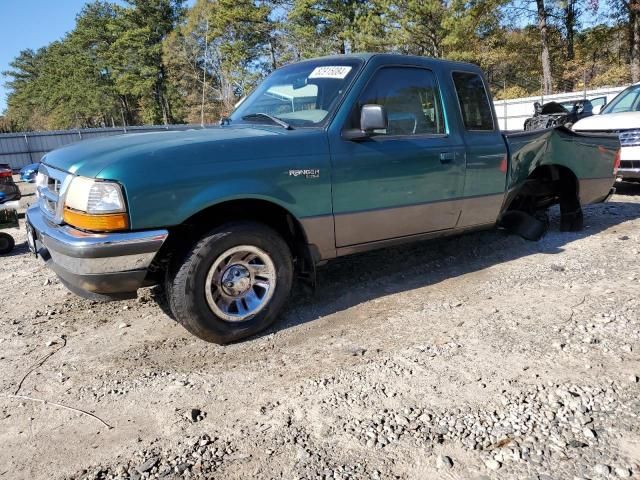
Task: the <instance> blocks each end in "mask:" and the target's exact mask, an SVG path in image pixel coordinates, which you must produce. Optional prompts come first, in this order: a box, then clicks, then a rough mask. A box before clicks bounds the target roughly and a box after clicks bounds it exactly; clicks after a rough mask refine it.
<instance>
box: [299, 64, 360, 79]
mask: <svg viewBox="0 0 640 480" xmlns="http://www.w3.org/2000/svg"><path fill="white" fill-rule="evenodd" d="M350 71H351V67H346V66H335V67H316V68H314V69H313V72H311V75H309V78H339V79H343V78H344V77H346V76H347V75H348V74H349V72H350Z"/></svg>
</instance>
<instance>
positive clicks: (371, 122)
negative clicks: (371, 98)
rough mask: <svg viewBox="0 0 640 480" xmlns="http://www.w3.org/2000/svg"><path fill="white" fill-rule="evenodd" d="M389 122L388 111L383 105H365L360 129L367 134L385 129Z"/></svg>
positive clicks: (361, 112)
mask: <svg viewBox="0 0 640 480" xmlns="http://www.w3.org/2000/svg"><path fill="white" fill-rule="evenodd" d="M388 124H389V121H388V119H387V111H386V110H385V108H384V107H383V106H382V105H371V104H370V105H363V106H362V110H361V111H360V130H362V131H363V132H365V133H366V134H371V133H373V131H374V130H385V129H386V128H387V126H388Z"/></svg>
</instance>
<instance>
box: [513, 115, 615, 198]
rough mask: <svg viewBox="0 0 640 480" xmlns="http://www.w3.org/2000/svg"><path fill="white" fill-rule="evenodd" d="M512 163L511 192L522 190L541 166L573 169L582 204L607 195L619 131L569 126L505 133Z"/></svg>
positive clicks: (612, 176)
mask: <svg viewBox="0 0 640 480" xmlns="http://www.w3.org/2000/svg"><path fill="white" fill-rule="evenodd" d="M503 137H504V140H505V143H506V145H507V151H508V155H509V166H508V171H507V180H506V190H507V192H510V191H513V190H516V189H518V188H519V187H520V186H521V185H522V184H523V183H524V182H525V181H526V180H527V178H529V177H530V175H531V174H532V173H533V172H534V170H536V169H537V168H539V167H541V166H545V165H555V166H560V167H565V168H567V169H569V170H570V171H571V172H573V174H574V175H575V176H576V178H577V180H578V182H579V184H580V200H581V203H582V204H588V203H593V202H594V201H598V199H601V198H604V197H606V196H607V194H608V192H609V190H610V188H611V186H612V184H613V182H614V180H615V176H614V173H613V170H614V163H615V158H616V154H617V152H618V151H619V149H620V140H619V138H618V136H617V135H615V134H591V133H577V132H574V131H572V130H569V129H568V128H565V127H558V128H551V129H546V130H534V131H527V132H504V133H503Z"/></svg>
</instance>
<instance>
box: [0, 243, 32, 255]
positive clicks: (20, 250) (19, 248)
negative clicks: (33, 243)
mask: <svg viewBox="0 0 640 480" xmlns="http://www.w3.org/2000/svg"><path fill="white" fill-rule="evenodd" d="M25 253H26V254H29V245H27V242H22V243H16V246H15V248H14V249H13V250H11V252H9V253H5V254H4V255H0V258H9V257H17V256H18V255H24V254H25Z"/></svg>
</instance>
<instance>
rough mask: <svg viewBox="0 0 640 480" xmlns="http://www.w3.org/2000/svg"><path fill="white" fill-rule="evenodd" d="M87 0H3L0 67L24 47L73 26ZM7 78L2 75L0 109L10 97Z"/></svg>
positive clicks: (0, 8) (0, 1)
mask: <svg viewBox="0 0 640 480" xmlns="http://www.w3.org/2000/svg"><path fill="white" fill-rule="evenodd" d="M86 3H87V0H55V1H51V0H20V1H19V2H18V1H14V0H0V71H2V72H3V71H5V70H8V69H9V63H10V62H11V60H13V59H14V58H15V57H16V56H17V55H18V54H19V53H20V51H21V50H24V49H26V48H33V49H34V50H35V49H37V48H40V47H43V46H45V45H47V44H48V43H50V42H52V41H54V40H57V39H59V38H61V37H63V36H64V34H65V33H66V32H68V31H69V30H72V29H73V26H74V24H75V18H76V15H77V14H78V12H80V10H81V9H82V7H83V5H85V4H86ZM4 83H5V78H4V77H2V78H0V112H2V111H4V109H5V107H6V101H7V98H6V97H7V90H6V88H5V87H4Z"/></svg>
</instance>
